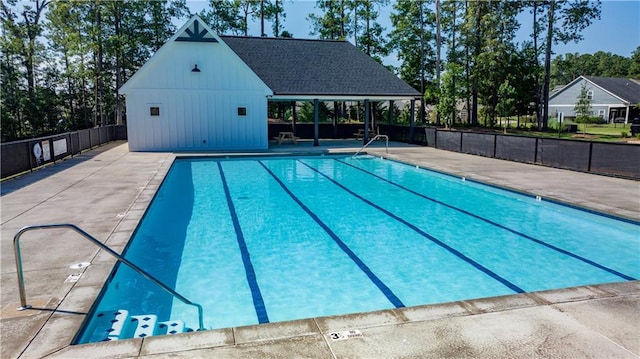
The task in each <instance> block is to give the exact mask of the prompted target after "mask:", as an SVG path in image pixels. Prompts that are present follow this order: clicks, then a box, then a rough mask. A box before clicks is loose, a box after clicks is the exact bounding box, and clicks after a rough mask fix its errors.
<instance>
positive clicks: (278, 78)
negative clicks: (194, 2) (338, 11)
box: [220, 36, 420, 99]
mask: <svg viewBox="0 0 640 359" xmlns="http://www.w3.org/2000/svg"><path fill="white" fill-rule="evenodd" d="M220 38H221V39H222V41H224V42H225V43H226V44H227V45H228V46H229V47H230V48H231V49H232V50H233V51H234V52H235V53H236V54H237V55H238V56H239V57H240V58H241V59H242V60H243V61H244V62H245V63H246V64H247V65H248V66H249V67H250V68H251V69H252V70H253V71H254V72H255V73H256V74H257V75H258V77H260V79H261V80H262V81H263V82H264V83H265V84H266V85H267V86H269V88H271V90H272V91H273V93H274V96H273V98H274V99H278V98H280V99H296V98H298V99H309V98H314V97H317V98H319V99H360V98H385V99H396V98H404V99H410V98H419V97H420V93H419V92H418V91H416V90H415V89H414V88H413V87H411V86H409V85H408V84H407V83H405V82H404V81H402V80H401V79H399V78H398V77H397V76H396V75H394V74H393V73H392V72H391V71H389V70H388V69H387V68H385V67H384V66H382V65H381V64H379V63H378V62H376V61H375V60H374V59H372V58H371V57H370V56H368V55H366V54H365V53H363V52H362V51H360V50H358V49H357V48H356V47H355V46H353V45H352V44H350V43H349V42H347V41H331V40H303V39H290V38H265V37H239V36H220Z"/></svg>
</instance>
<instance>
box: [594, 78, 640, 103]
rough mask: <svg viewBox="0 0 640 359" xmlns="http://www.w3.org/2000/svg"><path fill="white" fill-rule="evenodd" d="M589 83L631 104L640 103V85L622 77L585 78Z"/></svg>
mask: <svg viewBox="0 0 640 359" xmlns="http://www.w3.org/2000/svg"><path fill="white" fill-rule="evenodd" d="M584 78H585V79H586V80H587V81H589V82H591V83H593V84H594V85H596V86H598V87H600V88H602V89H604V90H606V91H608V92H610V93H611V94H612V95H615V96H616V97H619V98H620V99H622V100H624V101H626V102H628V103H631V104H635V103H640V83H638V82H636V81H634V80H632V79H626V78H620V77H595V76H585V77H584Z"/></svg>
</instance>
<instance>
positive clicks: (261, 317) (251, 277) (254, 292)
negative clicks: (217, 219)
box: [218, 162, 269, 324]
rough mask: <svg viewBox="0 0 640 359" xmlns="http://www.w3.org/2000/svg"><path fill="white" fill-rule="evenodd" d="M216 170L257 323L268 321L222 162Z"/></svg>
mask: <svg viewBox="0 0 640 359" xmlns="http://www.w3.org/2000/svg"><path fill="white" fill-rule="evenodd" d="M218 170H219V171H220V178H222V186H223V187H224V195H225V196H226V197H227V204H228V205H229V212H230V213H231V220H232V221H233V228H234V229H235V231H236V237H237V239H238V247H240V254H241V255H242V263H243V264H244V270H245V272H246V274H247V282H249V288H250V289H251V296H252V297H253V306H254V307H255V309H256V314H257V315H258V323H260V324H262V323H269V316H268V315H267V308H266V307H265V306H264V300H263V299H262V293H261V292H260V287H259V286H258V280H257V279H256V272H255V270H254V269H253V264H251V256H249V250H248V249H247V243H246V242H245V240H244V234H243V233H242V228H241V227H240V222H239V221H238V215H237V213H236V208H235V206H234V205H233V200H232V199H231V192H230V191H229V186H228V185H227V179H226V178H225V176H224V172H223V171H222V164H221V163H220V162H218Z"/></svg>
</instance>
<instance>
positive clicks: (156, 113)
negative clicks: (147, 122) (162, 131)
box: [149, 107, 160, 116]
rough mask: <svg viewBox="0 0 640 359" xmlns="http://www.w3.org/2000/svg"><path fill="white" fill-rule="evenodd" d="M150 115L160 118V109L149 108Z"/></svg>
mask: <svg viewBox="0 0 640 359" xmlns="http://www.w3.org/2000/svg"><path fill="white" fill-rule="evenodd" d="M149 115H151V116H160V107H149Z"/></svg>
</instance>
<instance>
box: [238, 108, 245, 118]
mask: <svg viewBox="0 0 640 359" xmlns="http://www.w3.org/2000/svg"><path fill="white" fill-rule="evenodd" d="M246 115H247V108H246V107H238V116H246Z"/></svg>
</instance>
